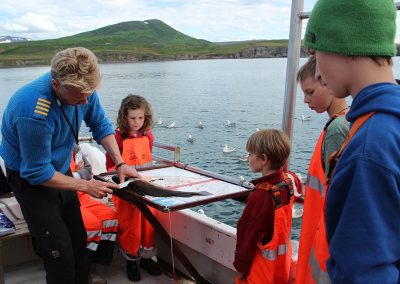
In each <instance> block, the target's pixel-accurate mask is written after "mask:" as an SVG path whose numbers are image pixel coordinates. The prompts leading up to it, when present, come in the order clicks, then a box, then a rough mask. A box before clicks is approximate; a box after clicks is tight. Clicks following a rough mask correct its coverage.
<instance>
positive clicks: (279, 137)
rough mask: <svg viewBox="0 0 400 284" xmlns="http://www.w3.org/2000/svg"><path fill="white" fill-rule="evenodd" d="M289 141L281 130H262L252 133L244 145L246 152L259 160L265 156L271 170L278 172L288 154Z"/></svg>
mask: <svg viewBox="0 0 400 284" xmlns="http://www.w3.org/2000/svg"><path fill="white" fill-rule="evenodd" d="M290 148H291V146H290V139H289V137H288V136H287V135H286V134H285V133H284V132H283V131H281V130H278V129H263V130H259V131H257V132H254V133H253V134H252V135H251V136H250V138H249V140H248V141H247V144H246V150H247V152H249V153H251V154H256V155H257V156H259V157H260V158H262V157H263V155H264V154H265V155H267V157H268V159H269V160H270V161H271V169H273V170H279V169H280V168H281V167H283V165H284V164H285V163H286V161H287V159H288V158H289V154H290Z"/></svg>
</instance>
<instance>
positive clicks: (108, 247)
mask: <svg viewBox="0 0 400 284" xmlns="http://www.w3.org/2000/svg"><path fill="white" fill-rule="evenodd" d="M70 167H71V171H72V172H74V171H75V170H76V164H75V155H74V154H73V155H72V160H71V166H70ZM78 198H79V202H80V204H81V207H80V209H81V214H82V219H83V223H84V225H85V229H86V233H87V244H86V248H87V249H88V250H89V251H88V257H89V258H91V259H92V261H93V262H95V263H99V264H107V265H108V264H111V261H112V256H113V251H114V244H115V240H116V236H117V230H118V220H117V213H115V211H114V210H113V209H112V208H110V207H108V206H107V205H105V204H103V203H101V202H99V201H96V200H94V199H93V198H92V197H90V196H89V195H88V194H86V193H83V192H78Z"/></svg>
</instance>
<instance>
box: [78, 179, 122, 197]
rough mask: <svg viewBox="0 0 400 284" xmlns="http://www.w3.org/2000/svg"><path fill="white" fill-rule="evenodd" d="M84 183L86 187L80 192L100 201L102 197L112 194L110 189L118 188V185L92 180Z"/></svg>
mask: <svg viewBox="0 0 400 284" xmlns="http://www.w3.org/2000/svg"><path fill="white" fill-rule="evenodd" d="M85 182H86V184H85V185H86V186H85V188H84V189H82V190H81V191H82V192H85V193H87V194H89V195H90V196H93V197H94V198H100V199H101V198H103V197H106V196H107V195H108V194H111V193H113V191H112V189H118V188H119V185H118V184H115V183H110V182H104V181H99V180H94V179H91V180H90V181H85Z"/></svg>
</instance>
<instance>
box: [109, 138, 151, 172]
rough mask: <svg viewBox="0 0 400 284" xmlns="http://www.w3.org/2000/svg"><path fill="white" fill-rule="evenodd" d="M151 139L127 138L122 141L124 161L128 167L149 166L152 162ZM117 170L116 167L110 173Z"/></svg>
mask: <svg viewBox="0 0 400 284" xmlns="http://www.w3.org/2000/svg"><path fill="white" fill-rule="evenodd" d="M149 143H150V141H149V137H147V136H145V134H144V135H143V136H142V137H135V138H125V139H124V140H123V141H122V160H124V162H125V163H126V164H127V165H128V166H137V167H138V166H147V165H148V164H149V163H151V162H152V156H151V150H150V145H149ZM112 170H115V166H114V167H112V168H111V169H110V171H112Z"/></svg>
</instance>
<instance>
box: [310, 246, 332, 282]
mask: <svg viewBox="0 0 400 284" xmlns="http://www.w3.org/2000/svg"><path fill="white" fill-rule="evenodd" d="M309 264H310V268H311V276H312V280H313V281H314V282H315V283H318V284H330V283H331V279H330V277H329V274H328V272H326V271H324V270H322V269H321V268H320V266H319V262H318V260H317V259H316V258H315V252H314V248H312V249H311V253H310V260H309Z"/></svg>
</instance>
